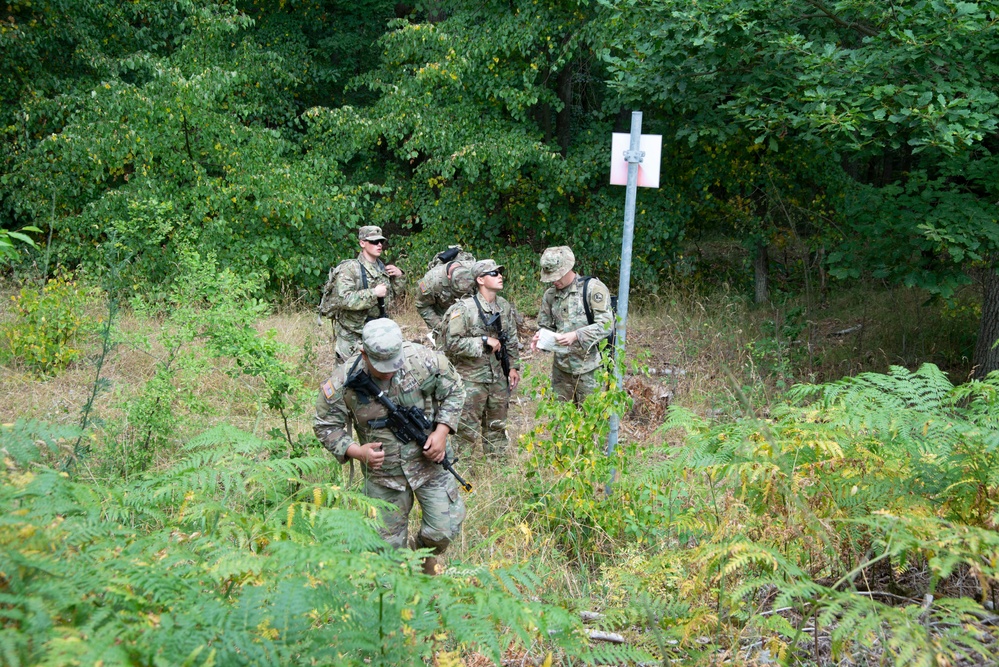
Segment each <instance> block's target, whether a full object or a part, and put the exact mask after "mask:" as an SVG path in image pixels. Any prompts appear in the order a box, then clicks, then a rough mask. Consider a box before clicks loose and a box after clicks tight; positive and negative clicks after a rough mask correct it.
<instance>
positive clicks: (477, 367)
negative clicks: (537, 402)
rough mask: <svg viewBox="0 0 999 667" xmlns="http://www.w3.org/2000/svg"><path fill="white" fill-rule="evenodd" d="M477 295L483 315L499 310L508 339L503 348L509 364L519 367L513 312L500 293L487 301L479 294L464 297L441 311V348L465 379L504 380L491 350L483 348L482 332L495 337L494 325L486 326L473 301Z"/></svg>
mask: <svg viewBox="0 0 999 667" xmlns="http://www.w3.org/2000/svg"><path fill="white" fill-rule="evenodd" d="M475 299H478V301H479V304H480V305H481V306H482V312H483V313H485V315H486V317H491V316H492V315H493V314H494V313H499V314H500V321H501V322H502V324H503V331H505V332H506V335H507V338H508V340H509V343H510V344H509V347H508V348H507V352H508V353H509V355H510V368H514V369H517V370H520V350H519V349H518V348H519V345H518V341H517V319H516V318H517V316H516V314H515V311H514V309H513V306H511V305H510V302H509V301H507V300H506V299H504V298H503V297H501V296H497V297H496V301H495V303H489V302H488V301H486V300H485V299H483V298H482V297H481V296H476V297H474V298H473V297H471V296H468V297H465V298H464V299H461V300H460V301H458V303H456V304H454V305H453V306H451V308H450V309H449V310H448V311H447V314H445V315H444V319H445V321H446V322H447V324H446V325H445V329H444V349H445V351H446V353H447V358H448V359H450V360H451V363H453V364H454V366H455V368H457V369H458V372H459V373H461V377H462V378H464V379H465V381H467V382H482V383H489V382H506V377H504V375H503V369H502V367H501V366H500V361H499V359H497V358H496V355H495V353H493V352H486V349H485V345H483V343H482V337H483V336H492V337H493V338H498V335H497V333H498V332H497V331H496V330H495V329H494V328H490V327H486V324H485V322H483V321H482V317H481V316H480V315H479V309H478V308H477V307H476V305H475Z"/></svg>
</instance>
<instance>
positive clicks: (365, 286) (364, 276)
mask: <svg viewBox="0 0 999 667" xmlns="http://www.w3.org/2000/svg"><path fill="white" fill-rule="evenodd" d="M357 268H358V269H360V270H361V289H368V272H367V271H365V270H364V264H363V263H362V262H361V260H357Z"/></svg>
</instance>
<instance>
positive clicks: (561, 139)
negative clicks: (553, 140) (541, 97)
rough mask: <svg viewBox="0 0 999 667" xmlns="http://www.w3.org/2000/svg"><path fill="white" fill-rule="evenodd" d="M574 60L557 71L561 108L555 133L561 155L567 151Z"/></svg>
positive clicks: (563, 155)
mask: <svg viewBox="0 0 999 667" xmlns="http://www.w3.org/2000/svg"><path fill="white" fill-rule="evenodd" d="M573 64H574V62H569V63H568V64H567V65H566V66H565V67H563V68H562V71H561V72H559V73H558V98H559V100H561V101H562V110H561V111H559V112H558V116H556V117H555V134H557V135H558V145H559V147H560V148H561V149H562V157H565V156H566V154H567V153H568V152H569V140H570V138H571V134H570V132H569V122H570V120H571V119H572V70H573Z"/></svg>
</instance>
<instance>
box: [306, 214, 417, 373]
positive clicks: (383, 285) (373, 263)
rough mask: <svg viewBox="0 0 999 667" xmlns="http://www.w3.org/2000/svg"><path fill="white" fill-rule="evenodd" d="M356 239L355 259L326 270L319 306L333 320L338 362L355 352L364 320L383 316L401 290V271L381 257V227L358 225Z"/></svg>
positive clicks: (383, 238) (323, 315)
mask: <svg viewBox="0 0 999 667" xmlns="http://www.w3.org/2000/svg"><path fill="white" fill-rule="evenodd" d="M357 240H358V243H360V245H361V252H360V253H359V254H358V255H357V258H356V259H346V260H344V261H342V262H340V264H338V265H337V266H335V267H333V268H332V269H330V273H329V277H328V279H327V281H326V286H325V287H324V288H323V300H322V303H320V305H319V314H320V316H321V317H328V318H330V319H331V320H333V332H334V335H335V336H336V357H337V361H338V362H343V361H345V360H346V359H347V358H348V357H350V356H351V355H352V354H353V353H354V352H356V351H357V348H358V347H359V346H360V343H361V329H362V327H364V324H365V322H369V321H371V320H373V319H375V318H378V317H387V313H388V312H389V311H390V310H391V307H392V304H393V301H394V299H395V298H396V296H397V295H398V294H400V293H401V291H402V271H401V270H400V269H399V268H398V267H396V266H394V265H392V264H385V263H384V262H382V260H381V255H382V253H383V252H384V251H385V245H386V243H387V242H388V239H386V238H385V237H384V236H383V235H382V228H381V227H376V226H374V225H368V226H365V227H361V228H360V229H359V230H358V233H357Z"/></svg>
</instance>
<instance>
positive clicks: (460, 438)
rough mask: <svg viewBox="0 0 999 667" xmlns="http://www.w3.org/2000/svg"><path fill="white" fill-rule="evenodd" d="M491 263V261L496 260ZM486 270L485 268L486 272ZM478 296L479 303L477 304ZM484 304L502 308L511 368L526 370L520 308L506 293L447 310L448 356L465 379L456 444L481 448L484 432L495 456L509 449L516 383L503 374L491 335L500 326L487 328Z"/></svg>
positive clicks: (490, 310) (491, 309)
mask: <svg viewBox="0 0 999 667" xmlns="http://www.w3.org/2000/svg"><path fill="white" fill-rule="evenodd" d="M481 265H485V271H488V270H492V268H502V267H497V266H496V263H495V262H493V261H492V260H485V261H483V262H477V263H476V265H475V267H476V268H473V269H472V275H474V276H478V275H481V273H478V274H476V270H477V269H482V268H483V267H482V266H481ZM490 265H491V266H490ZM485 271H482V272H483V273H484V272H485ZM476 300H478V306H477V305H476ZM479 307H481V308H482V313H483V314H485V316H486V317H487V318H491V317H492V315H494V314H495V313H499V314H500V322H501V323H502V325H503V331H505V332H506V335H507V337H508V341H509V347H507V353H508V354H509V356H510V368H511V369H516V370H520V351H519V349H518V347H519V346H518V345H517V320H516V311H515V310H514V308H513V306H511V305H510V302H509V301H507V300H506V299H504V298H503V297H501V296H497V297H496V301H495V302H493V303H489V302H488V301H486V300H485V299H484V298H483V297H482V296H481V295H479V294H477V295H475V296H469V297H465V298H464V299H461V300H460V301H458V302H457V303H456V304H454V306H452V307H451V309H450V310H448V312H447V314H446V315H445V316H444V319H445V321H446V322H447V324H446V325H445V329H444V346H445V350H446V353H447V357H448V359H450V360H451V363H453V364H454V366H455V368H456V369H457V370H458V372H459V373H460V374H461V378H462V380H464V381H465V390H466V392H467V395H466V397H465V409H464V410H463V411H462V415H461V428H460V429H459V431H458V435H457V438H456V439H457V442H456V443H455V447H456V449H457V450H458V451H459V453H468V454H470V453H471V452H472V451H474V449H475V441H476V440H477V439H478V436H479V434H481V435H482V451H483V452H484V453H485V454H486V456H489V457H501V456H504V455H506V454H507V452H508V451H509V446H510V439H509V436H508V435H507V432H506V420H507V413H508V411H509V407H510V383H509V380H508V379H507V377H506V376H505V375H504V374H503V369H502V367H501V366H500V361H499V359H497V358H496V354H495V353H493V352H492V351H491V349H490V350H489V351H487V349H486V345H485V342H484V340H483V339H484V338H485V337H489V336H491V337H493V338H498V337H499V336H498V332H497V331H496V330H495V328H487V327H486V325H485V322H483V319H482V315H480V314H479Z"/></svg>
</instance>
